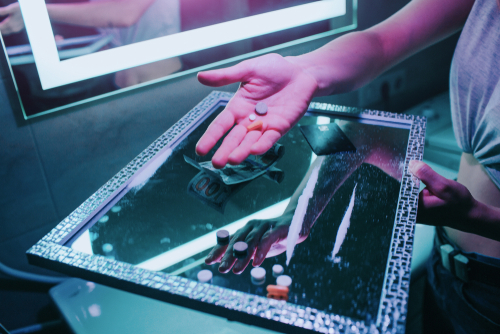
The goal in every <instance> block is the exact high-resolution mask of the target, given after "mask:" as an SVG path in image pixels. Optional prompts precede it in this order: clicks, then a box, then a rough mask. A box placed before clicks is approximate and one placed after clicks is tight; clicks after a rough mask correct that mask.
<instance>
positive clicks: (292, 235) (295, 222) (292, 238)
mask: <svg viewBox="0 0 500 334" xmlns="http://www.w3.org/2000/svg"><path fill="white" fill-rule="evenodd" d="M322 162H323V160H321V161H320V162H319V165H318V166H316V167H314V169H313V171H312V173H311V176H310V177H309V180H307V184H306V187H305V188H304V190H303V191H302V195H300V197H299V201H298V203H297V208H296V209H295V213H294V214H293V218H292V223H291V224H290V227H289V229H288V236H287V239H286V265H287V266H288V265H289V264H290V260H291V259H292V255H293V250H294V248H295V244H296V243H297V240H298V239H299V233H300V230H301V229H302V224H303V222H304V217H305V216H306V212H307V207H308V205H309V200H310V199H311V198H312V196H313V191H314V188H315V187H316V183H317V181H318V173H319V168H320V167H321V164H322Z"/></svg>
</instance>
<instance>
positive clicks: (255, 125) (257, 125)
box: [247, 121, 264, 131]
mask: <svg viewBox="0 0 500 334" xmlns="http://www.w3.org/2000/svg"><path fill="white" fill-rule="evenodd" d="M262 124H264V123H262V121H257V122H253V123H252V124H250V125H249V126H247V130H248V131H253V130H260V129H262Z"/></svg>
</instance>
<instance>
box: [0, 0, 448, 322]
mask: <svg viewBox="0 0 500 334" xmlns="http://www.w3.org/2000/svg"><path fill="white" fill-rule="evenodd" d="M406 3H407V1H406V0H377V1H368V0H360V1H359V13H358V21H359V29H364V28H367V27H370V26H372V25H373V24H375V23H378V22H379V21H381V20H383V19H384V18H386V17H388V16H390V15H391V14H392V13H394V12H395V11H397V10H398V9H399V8H401V7H402V6H403V5H404V4H406ZM328 40H329V39H322V40H317V41H313V42H309V43H306V44H302V45H299V46H294V47H290V48H287V49H283V50H281V51H280V52H279V53H281V54H282V55H298V54H302V53H305V52H309V51H312V50H314V49H316V48H318V47H319V46H321V45H323V44H325V43H326V42H328ZM456 40H457V36H454V37H452V38H449V39H447V40H445V41H443V42H441V43H439V44H437V45H435V46H433V47H431V48H429V49H427V50H426V51H424V52H421V53H420V54H418V55H415V56H413V57H412V58H410V59H408V60H406V61H405V62H403V63H401V64H399V65H398V66H396V67H395V68H394V69H392V70H390V73H403V76H404V82H403V84H402V86H401V87H400V88H399V90H398V93H397V94H392V96H390V97H387V95H388V94H387V92H385V93H383V92H382V91H381V92H380V94H381V95H383V96H385V98H383V99H382V98H380V99H379V100H381V101H378V102H373V103H368V104H366V103H363V98H360V96H361V94H362V93H360V92H352V93H349V94H343V95H338V96H328V97H323V98H319V99H317V100H318V101H323V102H328V103H334V104H342V105H349V106H363V107H374V108H379V109H385V110H390V111H397V112H402V111H404V110H406V109H407V108H409V107H411V106H412V105H414V104H417V103H419V102H421V101H423V100H425V99H427V98H429V97H432V96H434V95H436V94H438V93H441V92H443V91H446V90H447V88H448V71H449V67H450V61H451V57H452V54H453V49H454V46H455V44H456ZM0 78H1V83H0V262H2V263H4V264H6V265H8V266H11V267H13V268H16V269H20V270H24V271H30V272H36V273H43V274H50V275H57V274H56V273H53V272H50V271H48V270H44V269H41V268H37V267H33V266H31V265H29V264H28V263H27V261H26V256H25V254H24V253H25V251H26V250H27V249H28V248H29V247H30V246H32V245H33V244H35V243H36V242H37V241H38V240H39V239H40V238H41V237H42V236H43V235H45V234H46V233H48V232H49V231H50V229H52V228H53V227H54V226H55V225H56V224H57V223H58V222H59V221H61V220H62V219H63V218H65V217H66V216H67V215H68V214H69V213H70V212H72V211H73V210H74V209H76V208H77V207H78V206H79V205H80V204H81V203H82V202H83V201H84V200H85V199H87V198H88V197H89V196H90V195H91V194H93V193H94V192H95V191H96V190H97V189H98V188H99V187H100V186H102V185H103V184H104V183H105V182H106V181H108V180H109V179H110V178H111V177H112V176H113V175H114V174H115V173H117V172H118V171H119V170H120V169H121V168H122V167H124V166H125V165H126V164H127V163H128V162H129V161H130V160H132V159H133V158H134V157H135V156H136V155H137V154H139V153H140V152H141V151H142V150H143V149H144V148H146V147H147V146H148V145H149V144H150V143H151V142H152V141H153V140H155V139H156V138H157V137H159V136H160V135H161V134H162V133H163V132H165V131H166V130H167V129H168V128H169V127H170V126H172V125H173V124H174V123H175V122H176V121H177V120H178V119H179V118H181V117H182V116H183V115H184V114H185V113H186V112H188V111H189V110H190V109H191V108H193V107H194V106H195V105H196V104H197V103H198V102H199V101H200V100H201V99H203V98H204V97H205V96H206V95H208V94H209V93H210V92H211V91H212V88H210V87H205V86H202V85H201V84H199V83H198V81H197V80H196V75H195V74H191V75H186V76H183V77H180V78H177V79H173V80H168V81H165V82H162V83H159V84H156V85H153V86H148V87H145V88H141V89H137V90H134V91H131V92H129V93H126V94H121V95H117V96H113V97H109V98H106V99H102V100H99V101H96V102H93V103H89V104H85V105H82V106H78V107H74V108H71V109H67V110H65V111H61V112H57V113H54V114H51V115H47V116H42V117H37V118H35V119H32V120H29V121H25V120H23V119H22V116H21V110H20V109H19V106H18V104H17V96H16V94H15V91H14V90H13V83H12V80H11V78H10V73H9V70H8V67H7V65H6V61H5V56H4V55H3V53H2V54H1V55H0ZM377 85H379V84H377ZM236 88H237V85H230V86H227V87H222V88H220V89H219V90H224V91H230V92H234V91H235V90H236ZM372 88H373V87H372ZM379 88H380V87H378V86H377V87H375V88H373V89H375V91H376V94H379V93H378V89H379ZM365 89H367V88H365ZM384 94H385V95H384ZM49 303H50V301H49V299H48V296H47V295H46V291H44V290H43V289H37V288H31V287H30V286H29V284H28V283H14V282H13V281H12V280H10V279H9V278H7V277H5V276H0V323H3V324H4V325H5V326H6V327H7V328H10V329H12V328H17V327H21V326H25V325H28V324H31V323H34V322H37V321H40V320H44V319H45V320H47V319H46V318H50V317H51V316H52V315H51V313H50V312H49V311H46V309H47V308H48V306H47V305H49ZM27 305H30V306H27ZM12 314H17V316H14V317H12V316H7V315H12Z"/></svg>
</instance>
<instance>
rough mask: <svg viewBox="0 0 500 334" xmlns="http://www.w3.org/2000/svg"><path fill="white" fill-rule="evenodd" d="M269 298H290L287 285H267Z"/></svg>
mask: <svg viewBox="0 0 500 334" xmlns="http://www.w3.org/2000/svg"><path fill="white" fill-rule="evenodd" d="M266 290H267V298H272V299H277V300H288V291H289V289H288V288H287V287H285V286H279V285H268V286H267V287H266Z"/></svg>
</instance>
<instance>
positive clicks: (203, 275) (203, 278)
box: [198, 269, 213, 283]
mask: <svg viewBox="0 0 500 334" xmlns="http://www.w3.org/2000/svg"><path fill="white" fill-rule="evenodd" d="M212 277H213V274H212V272H211V271H210V270H208V269H203V270H200V271H199V272H198V281H199V282H201V283H209V282H210V281H212Z"/></svg>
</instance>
